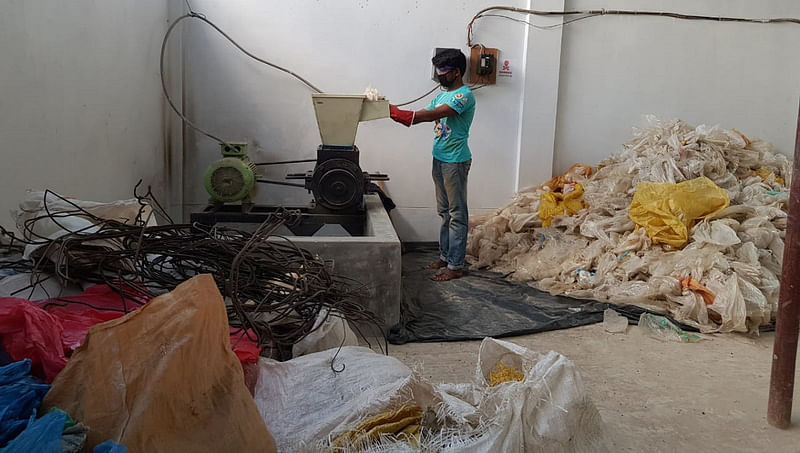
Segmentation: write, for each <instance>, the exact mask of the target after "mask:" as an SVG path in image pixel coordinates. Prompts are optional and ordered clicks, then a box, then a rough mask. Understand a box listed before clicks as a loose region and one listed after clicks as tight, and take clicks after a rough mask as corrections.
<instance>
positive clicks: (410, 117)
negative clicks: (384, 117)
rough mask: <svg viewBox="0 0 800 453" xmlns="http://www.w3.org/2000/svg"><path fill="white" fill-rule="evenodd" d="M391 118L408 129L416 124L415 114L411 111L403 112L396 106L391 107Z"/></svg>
mask: <svg viewBox="0 0 800 453" xmlns="http://www.w3.org/2000/svg"><path fill="white" fill-rule="evenodd" d="M389 116H390V117H391V118H392V119H393V120H395V121H397V122H398V123H400V124H403V125H405V126H406V127H411V125H412V124H413V123H414V112H413V111H411V110H401V109H399V108H397V106H396V105H389Z"/></svg>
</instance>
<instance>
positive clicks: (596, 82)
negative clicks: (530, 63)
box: [533, 0, 800, 173]
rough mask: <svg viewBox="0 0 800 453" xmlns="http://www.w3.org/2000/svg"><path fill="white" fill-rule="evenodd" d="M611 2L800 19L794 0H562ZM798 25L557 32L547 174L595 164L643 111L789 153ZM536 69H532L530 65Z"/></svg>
mask: <svg viewBox="0 0 800 453" xmlns="http://www.w3.org/2000/svg"><path fill="white" fill-rule="evenodd" d="M566 3H567V5H566V6H567V9H587V8H607V9H611V8H616V9H647V10H672V11H678V12H686V13H694V14H707V15H714V16H719V15H725V16H745V17H755V18H762V17H800V2H797V1H796V0H771V1H757V2H756V1H752V0H727V1H724V2H722V1H711V0H704V1H698V0H648V1H644V0H604V1H602V2H599V1H590V0H567V2H566ZM798 43H800V26H798V25H791V24H784V25H761V24H743V23H715V22H707V21H702V22H700V21H697V22H695V21H680V20H674V19H663V18H648V17H641V16H639V17H610V16H609V17H598V18H592V19H587V20H583V21H580V22H576V23H574V24H570V25H567V26H566V27H565V29H564V32H563V40H562V50H563V51H562V55H561V81H560V93H559V103H558V127H557V134H556V149H555V164H554V172H555V173H560V172H563V171H564V170H566V169H567V168H568V167H569V166H570V165H572V164H573V163H575V162H583V163H588V164H596V163H597V162H598V161H600V160H601V159H603V158H604V157H606V156H608V155H610V154H611V153H614V152H617V151H618V150H620V148H621V144H622V143H624V142H626V141H627V140H629V139H630V137H631V126H634V125H637V124H639V123H640V119H641V115H642V114H649V113H652V114H655V115H657V116H659V117H662V118H681V119H683V120H685V121H688V122H689V123H691V124H695V125H697V124H700V123H706V124H720V125H722V126H724V127H727V128H734V127H735V128H737V129H739V130H741V131H742V132H744V133H745V134H747V135H749V136H752V137H759V138H762V139H765V140H768V141H770V142H772V143H773V144H774V145H775V146H776V147H777V148H778V149H779V150H780V151H782V152H784V153H786V154H789V155H790V156H791V155H792V154H793V151H794V136H795V126H796V121H797V106H798V97H799V96H800V82H798V79H799V78H800V58H798V51H797V47H798ZM533 70H534V71H535V68H534V69H533Z"/></svg>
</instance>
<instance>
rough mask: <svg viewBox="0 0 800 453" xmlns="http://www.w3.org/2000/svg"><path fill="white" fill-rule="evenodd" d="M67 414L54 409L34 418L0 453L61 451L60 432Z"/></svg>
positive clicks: (54, 452) (62, 429)
mask: <svg viewBox="0 0 800 453" xmlns="http://www.w3.org/2000/svg"><path fill="white" fill-rule="evenodd" d="M66 421H67V414H66V413H64V411H60V410H54V411H51V412H48V413H47V414H45V415H44V416H43V417H42V418H40V419H38V420H34V421H32V422H31V424H30V425H28V427H27V429H25V431H23V432H22V433H21V434H20V435H19V436H17V438H16V439H14V440H12V441H11V442H9V443H8V446H7V447H6V448H3V449H0V453H62V452H63V450H62V448H61V432H62V431H64V423H65V422H66Z"/></svg>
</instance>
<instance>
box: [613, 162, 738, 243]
mask: <svg viewBox="0 0 800 453" xmlns="http://www.w3.org/2000/svg"><path fill="white" fill-rule="evenodd" d="M729 204H730V200H729V199H728V193H727V192H725V190H723V189H722V188H721V187H719V186H718V185H716V184H714V182H712V181H711V180H710V179H708V178H706V177H701V178H697V179H692V180H689V181H684V182H681V183H678V184H672V183H652V182H642V183H639V184H638V185H637V186H636V193H634V194H633V201H632V202H631V205H630V207H629V209H628V214H629V215H630V218H631V220H633V221H634V223H636V225H638V226H640V227H642V228H644V229H645V231H647V235H648V236H649V237H650V239H652V240H653V243H655V244H666V245H669V246H672V247H674V248H681V247H683V246H684V245H686V243H687V242H688V241H689V230H691V228H692V226H694V223H695V222H696V221H697V220H701V219H705V218H708V217H711V216H713V215H714V214H716V213H718V212H720V211H722V210H723V209H725V208H727V207H728V205H729Z"/></svg>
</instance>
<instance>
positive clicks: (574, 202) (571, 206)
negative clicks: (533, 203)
mask: <svg viewBox="0 0 800 453" xmlns="http://www.w3.org/2000/svg"><path fill="white" fill-rule="evenodd" d="M566 187H574V189H573V190H571V191H569V192H567V193H559V192H544V193H543V194H542V196H541V198H540V200H539V218H540V219H542V226H546V227H547V226H550V224H551V223H553V218H554V217H556V216H559V215H567V216H573V215H575V214H577V213H578V211H580V210H581V209H583V208H585V207H586V204H585V203H584V202H583V200H581V197H582V196H583V186H581V185H580V184H574V185H567V186H564V189H566Z"/></svg>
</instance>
